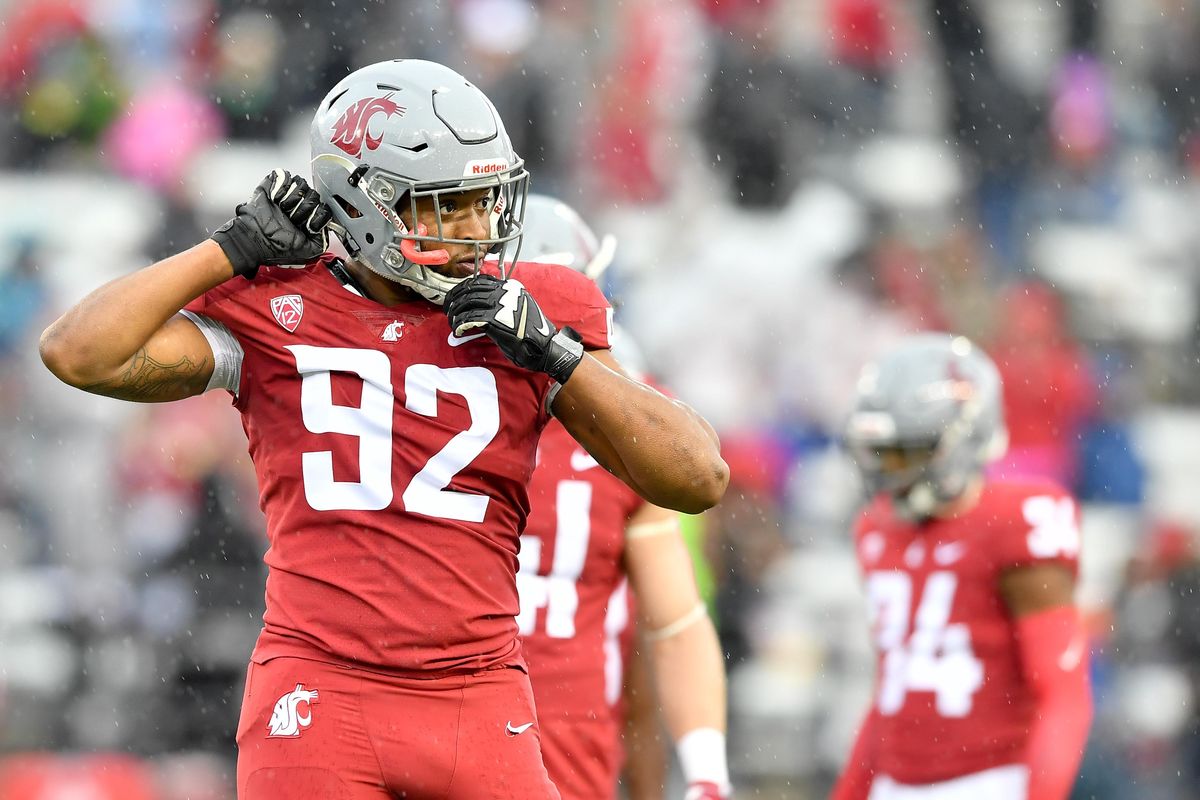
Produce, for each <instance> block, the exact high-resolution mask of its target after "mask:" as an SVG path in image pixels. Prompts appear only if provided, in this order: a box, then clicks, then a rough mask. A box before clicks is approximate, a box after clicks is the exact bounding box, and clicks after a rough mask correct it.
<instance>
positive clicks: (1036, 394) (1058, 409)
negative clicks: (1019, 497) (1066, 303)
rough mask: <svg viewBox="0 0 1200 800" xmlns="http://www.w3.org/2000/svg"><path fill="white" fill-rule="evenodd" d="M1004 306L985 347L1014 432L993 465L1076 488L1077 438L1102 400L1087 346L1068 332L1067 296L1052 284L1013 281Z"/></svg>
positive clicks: (1009, 423)
mask: <svg viewBox="0 0 1200 800" xmlns="http://www.w3.org/2000/svg"><path fill="white" fill-rule="evenodd" d="M1002 308H1003V310H1002V312H1001V314H1000V315H999V321H998V325H999V327H998V328H997V331H996V334H995V338H994V339H993V340H992V342H991V343H990V346H989V347H988V352H990V353H991V355H992V358H993V359H995V361H996V366H997V367H998V368H999V369H1000V375H1001V377H1002V378H1003V380H1004V415H1005V419H1006V420H1007V422H1008V434H1009V449H1008V454H1007V455H1006V456H1005V459H1004V460H1003V461H1001V462H999V463H998V464H997V466H996V469H997V470H998V471H1001V472H1003V473H1005V474H1008V475H1029V476H1035V475H1037V476H1045V477H1049V478H1053V479H1055V480H1057V481H1059V482H1061V483H1063V484H1065V485H1067V486H1071V485H1073V484H1074V480H1075V475H1076V439H1077V436H1078V434H1079V432H1080V431H1081V430H1082V428H1083V425H1084V424H1085V423H1086V421H1087V420H1088V418H1089V417H1090V416H1091V415H1092V414H1093V412H1094V411H1095V409H1096V401H1097V392H1096V384H1095V380H1094V379H1093V377H1092V375H1091V373H1090V371H1089V369H1088V365H1087V361H1086V358H1085V355H1084V352H1083V349H1082V348H1081V347H1080V346H1079V343H1078V342H1076V341H1075V340H1074V338H1073V337H1072V336H1071V334H1070V332H1069V331H1068V330H1067V327H1066V321H1065V318H1064V317H1065V313H1066V312H1065V309H1064V307H1063V304H1062V301H1061V300H1060V298H1059V296H1058V295H1057V294H1056V293H1055V292H1054V290H1053V289H1051V288H1050V287H1048V286H1046V285H1044V284H1040V283H1035V282H1024V283H1019V284H1016V285H1014V286H1013V287H1012V288H1011V289H1010V290H1009V291H1008V293H1007V297H1006V298H1005V300H1004V302H1003V304H1002Z"/></svg>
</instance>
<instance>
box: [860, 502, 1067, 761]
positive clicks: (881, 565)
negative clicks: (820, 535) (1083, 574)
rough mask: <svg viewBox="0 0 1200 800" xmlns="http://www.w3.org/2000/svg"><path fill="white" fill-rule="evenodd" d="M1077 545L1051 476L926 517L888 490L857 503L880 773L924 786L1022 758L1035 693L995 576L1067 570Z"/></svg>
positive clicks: (998, 577) (1065, 506) (1065, 503)
mask: <svg viewBox="0 0 1200 800" xmlns="http://www.w3.org/2000/svg"><path fill="white" fill-rule="evenodd" d="M1079 544H1080V537H1079V526H1078V513H1077V510H1076V507H1075V502H1074V501H1073V500H1072V499H1071V498H1070V497H1069V496H1068V495H1067V494H1066V493H1065V492H1064V491H1063V490H1062V489H1061V488H1059V487H1058V486H1056V485H1054V484H1052V483H1049V482H1041V481H1020V482H1018V481H989V482H988V483H987V485H986V486H985V488H984V490H983V494H982V496H981V498H980V501H979V503H978V504H977V505H976V506H975V507H974V508H973V509H971V510H970V511H968V512H966V513H964V514H962V515H960V516H958V517H954V518H947V519H934V520H931V521H928V522H925V523H923V524H914V523H912V522H910V521H907V520H905V519H903V518H901V517H899V516H898V515H897V514H896V513H895V512H894V511H893V510H892V507H891V503H890V501H889V500H888V499H887V498H886V497H879V498H876V499H875V501H874V502H872V503H871V504H870V505H869V506H868V507H867V508H866V509H864V511H863V512H862V514H861V515H860V517H859V519H858V522H857V525H856V526H855V545H856V550H857V555H858V561H859V566H860V567H861V569H862V572H863V576H864V580H865V584H866V590H867V602H868V614H869V618H870V623H871V639H872V642H873V644H874V646H875V648H876V651H877V653H878V665H877V671H876V686H875V697H874V705H873V708H872V712H873V713H874V714H875V715H876V724H877V728H876V730H877V731H878V733H879V735H878V738H877V740H876V741H877V742H878V747H879V750H878V751H876V758H875V762H874V763H875V770H876V772H877V773H883V774H886V775H889V776H890V777H891V778H893V779H894V780H897V781H900V782H901V783H909V784H925V783H935V782H938V781H942V780H947V779H949V778H953V777H957V776H960V775H966V774H969V773H973V772H979V771H982V770H985V769H989V768H991V767H995V766H999V765H1002V764H1012V763H1016V762H1020V761H1022V760H1023V758H1024V752H1023V751H1024V746H1025V741H1026V736H1027V731H1028V727H1029V722H1030V719H1031V715H1032V713H1033V696H1032V694H1031V693H1030V690H1029V687H1028V686H1027V684H1026V683H1025V681H1024V678H1023V677H1022V673H1021V659H1020V654H1019V653H1018V650H1017V642H1016V629H1015V623H1014V619H1013V617H1012V616H1011V614H1010V613H1009V611H1008V608H1007V605H1006V603H1005V601H1004V598H1003V596H1002V595H1001V592H1000V577H1001V575H1002V573H1003V572H1004V571H1006V570H1009V569H1013V568H1018V567H1023V566H1030V565H1034V564H1037V563H1045V562H1052V563H1060V564H1063V565H1065V566H1066V567H1067V568H1068V569H1070V570H1071V571H1072V572H1073V573H1075V572H1077V569H1078V556H1079Z"/></svg>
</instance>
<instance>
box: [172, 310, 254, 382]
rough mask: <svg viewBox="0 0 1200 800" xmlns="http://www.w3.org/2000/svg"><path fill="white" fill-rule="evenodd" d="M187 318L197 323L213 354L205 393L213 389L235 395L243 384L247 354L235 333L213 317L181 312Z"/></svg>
mask: <svg viewBox="0 0 1200 800" xmlns="http://www.w3.org/2000/svg"><path fill="white" fill-rule="evenodd" d="M179 313H180V314H183V315H184V316H185V317H187V318H188V319H190V320H191V321H192V322H193V323H195V325H196V327H197V328H199V329H200V332H201V333H202V334H204V338H205V339H207V340H208V346H209V347H210V348H212V353H213V373H212V377H211V378H209V380H208V386H205V387H204V391H206V392H211V391H212V390H213V389H228V390H229V391H231V392H233V393H234V394H235V395H236V394H237V393H238V387H239V386H241V383H242V359H243V358H244V357H245V355H246V353H245V351H244V350H242V346H241V344H239V343H238V340H237V338H236V337H235V336H234V335H233V332H232V331H230V330H229V328H226V327H225V326H224V325H222V324H221V323H220V322H217V321H216V320H215V319H212V318H211V317H206V316H204V315H203V314H194V313H192V312H191V311H180V312H179Z"/></svg>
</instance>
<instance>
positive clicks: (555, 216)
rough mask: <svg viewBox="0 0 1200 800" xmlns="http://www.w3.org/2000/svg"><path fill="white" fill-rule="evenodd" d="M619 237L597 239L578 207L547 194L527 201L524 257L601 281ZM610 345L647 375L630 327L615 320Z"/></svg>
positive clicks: (630, 367)
mask: <svg viewBox="0 0 1200 800" xmlns="http://www.w3.org/2000/svg"><path fill="white" fill-rule="evenodd" d="M616 250H617V240H616V238H615V237H614V236H613V235H612V234H605V236H604V238H603V239H597V238H596V233H595V232H594V231H593V230H592V228H591V226H590V225H588V224H587V223H586V222H584V221H583V217H581V216H579V213H578V212H577V211H575V209H573V208H571V207H570V206H569V205H567V204H566V203H564V202H563V201H561V200H556V199H555V198H553V197H550V196H548V195H544V194H531V195H529V200H528V202H527V203H526V205H525V227H524V234H523V237H522V239H521V256H522V258H521V260H522V261H538V262H541V263H544V264H562V265H563V266H564V267H570V268H571V269H573V270H575V271H576V272H579V273H581V274H583V275H584V276H585V277H587V278H590V279H591V280H592V281H593V282H594V283H599V282H600V278H601V277H603V275H604V271H605V270H606V269H608V267H609V265H610V264H612V261H613V256H614V255H615V254H616ZM611 333H612V336H611V337H610V338H609V345H610V348H611V350H612V354H613V358H615V359H616V360H617V363H619V364H620V365H621V366H622V367H624V368H625V371H626V372H628V373H629V374H630V375H632V376H633V377H635V378H637V379H638V380H642V379H644V377H645V375H646V359H645V357H644V356H643V355H642V351H641V348H639V347H638V345H637V342H635V341H634V340H633V337H632V336H630V335H629V333H628V331H626V330H625V329H624V328H622V327H621V326H619V325H616V324H615V323H614V324H613V326H612V331H611Z"/></svg>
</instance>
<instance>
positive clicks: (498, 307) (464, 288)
mask: <svg viewBox="0 0 1200 800" xmlns="http://www.w3.org/2000/svg"><path fill="white" fill-rule="evenodd" d="M443 308H444V309H445V311H446V316H447V317H449V318H450V329H451V330H452V331H453V332H454V335H455V336H462V335H464V334H465V333H466V332H467V331H470V330H475V329H478V330H481V331H483V332H484V333H486V334H487V335H488V337H489V338H490V339H491V340H492V341H493V342H495V343H496V346H497V347H499V348H500V351H501V352H502V353H504V355H505V356H507V357H508V359H509V360H510V361H512V362H513V363H514V364H516V365H517V366H518V367H524V368H525V369H528V370H533V371H534V372H544V373H546V374H547V375H549V376H550V377H551V378H553V379H554V380H556V381H558V382H559V383H560V384H561V383H566V382H567V379H568V378H570V377H571V373H572V372H574V371H575V367H577V366H579V362H580V361H582V360H583V345H582V344H581V343H580V341H579V339H578V334H575V331H573V330H571V329H570V328H563V329H562V330H559V329H558V328H556V327H555V325H554V323H553V322H551V321H550V320H548V319H546V315H545V314H543V313H542V309H541V308H539V307H538V304H537V301H536V300H534V299H533V295H531V294H530V293H529V291H528V290H527V289H526V288H525V287H524V286H523V285H521V282H520V281H518V280H516V279H515V278H509V279H508V280H503V281H502V280H500V279H499V278H496V277H493V276H491V275H475V276H474V277H471V278H467V279H466V280H464V281H463V282H462V283H460V284H458V285H457V286H455V287H454V288H453V289H451V290H450V291H449V292H448V293H447V294H446V302H445V304H444V305H443Z"/></svg>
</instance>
